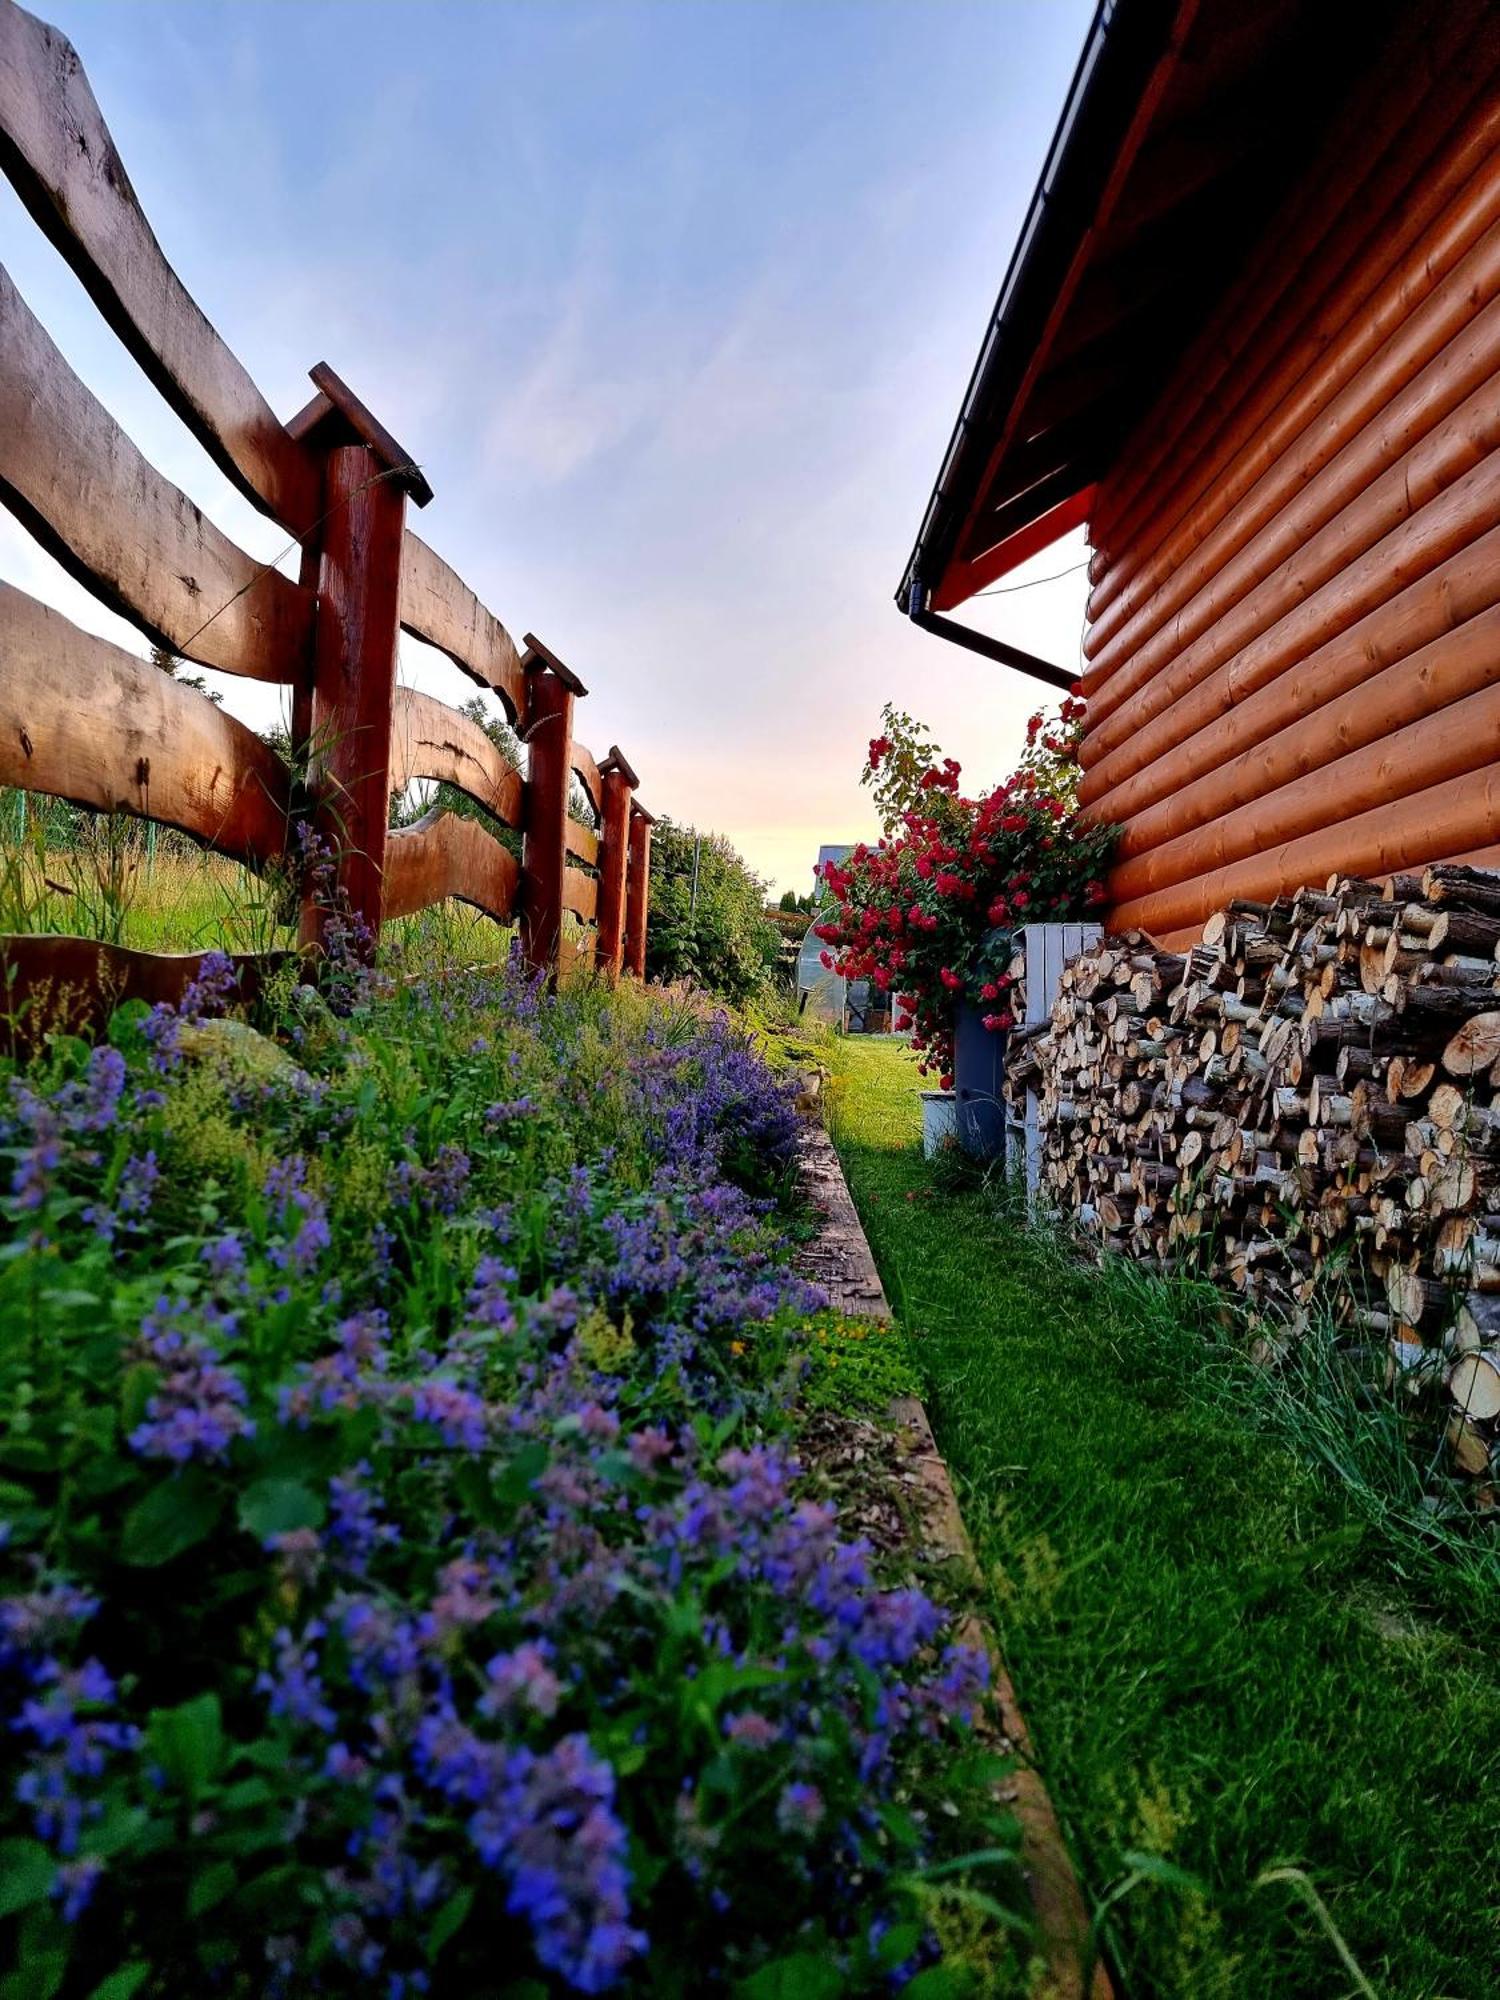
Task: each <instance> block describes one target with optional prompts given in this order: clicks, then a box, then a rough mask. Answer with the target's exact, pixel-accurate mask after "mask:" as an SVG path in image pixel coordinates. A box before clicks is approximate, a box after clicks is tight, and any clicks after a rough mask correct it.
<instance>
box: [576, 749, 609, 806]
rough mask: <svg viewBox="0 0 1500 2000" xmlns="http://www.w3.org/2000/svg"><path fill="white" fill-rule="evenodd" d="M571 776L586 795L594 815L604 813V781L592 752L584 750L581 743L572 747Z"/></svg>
mask: <svg viewBox="0 0 1500 2000" xmlns="http://www.w3.org/2000/svg"><path fill="white" fill-rule="evenodd" d="M573 775H574V776H575V777H576V778H577V780H578V782H579V784H580V785H582V787H583V789H584V791H585V792H586V793H587V794H588V801H589V804H590V805H591V806H592V807H593V808H594V811H595V812H596V813H600V814H602V813H603V811H604V779H603V777H602V776H601V774H600V770H599V766H598V765H597V764H596V763H595V762H594V758H593V754H592V752H590V751H588V750H585V749H584V747H583V745H582V744H581V743H575V744H574V745H573Z"/></svg>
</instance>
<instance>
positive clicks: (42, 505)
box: [0, 269, 313, 681]
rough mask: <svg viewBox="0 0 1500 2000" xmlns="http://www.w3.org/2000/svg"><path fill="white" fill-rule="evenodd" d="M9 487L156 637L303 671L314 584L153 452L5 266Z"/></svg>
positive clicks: (3, 387)
mask: <svg viewBox="0 0 1500 2000" xmlns="http://www.w3.org/2000/svg"><path fill="white" fill-rule="evenodd" d="M0 497H3V498H4V500H5V502H6V504H7V505H9V506H10V507H11V509H12V511H13V512H14V513H15V514H16V515H17V516H18V517H19V518H20V519H21V520H22V521H23V522H24V523H25V525H26V526H27V527H28V528H29V529H30V530H31V532H32V533H33V534H34V535H35V536H36V537H37V539H38V540H39V541H40V542H41V543H42V544H43V545H44V546H45V547H46V548H47V549H48V550H50V552H51V553H52V554H53V555H54V556H56V558H57V560H58V561H59V562H60V563H61V564H62V565H63V567H64V568H65V569H66V570H68V571H69V572H70V573H71V574H72V575H73V576H75V577H77V579H78V580H79V582H80V583H82V584H84V585H85V586H86V587H87V588H88V589H90V590H92V591H93V592H94V593H95V594H96V595H97V596H99V597H101V598H103V599H104V601H105V602H106V603H107V604H109V605H110V606H111V607H112V608H113V609H115V610H117V611H120V612H122V613H123V614H124V616H125V617H127V618H129V619H131V620H132V621H133V622H134V623H135V624H137V625H139V626H140V628H141V630H142V631H143V632H145V633H146V634H147V636H148V637H149V638H151V639H154V640H156V641H158V642H160V643H162V644H164V645H167V646H170V647H171V648H172V649H173V650H174V651H175V652H179V653H182V654H184V655H185V656H186V657H187V658H189V659H192V660H198V661H200V662H201V663H202V664H203V665H204V666H206V667H219V668H221V669H222V670H223V671H224V672H225V673H230V674H244V675H247V676H249V677H250V678H251V679H253V680H262V681H288V680H292V679H294V678H295V677H296V676H297V675H298V674H299V673H300V672H301V670H302V666H303V662H304V661H305V660H306V658H307V651H308V643H309V639H310V636H311V632H312V617H313V596H312V593H311V592H310V591H307V590H304V589H303V588H302V587H301V585H300V584H296V583H293V582H292V581H291V579H290V578H289V577H285V576H283V575H282V574H281V572H280V571H279V570H275V569H267V568H264V567H262V565H261V564H259V563H257V562H254V561H253V560H252V559H251V558H250V557H249V556H247V555H246V554H245V552H244V551H243V550H242V549H238V548H236V547H235V545H234V543H233V542H231V541H230V539H229V537H228V536H227V535H223V534H221V533H220V532H219V530H218V529H217V528H216V527H214V525H213V523H212V522H210V521H207V520H205V519H204V517H203V515H202V514H200V513H199V511H198V509H197V508H196V507H195V506H194V505H193V503H192V501H191V500H189V499H188V497H187V495H186V494H185V493H180V492H179V491H178V489H177V488H176V487H175V486H174V485H173V484H172V483H171V481H170V480H168V479H163V478H162V476H161V474H160V473H159V472H157V471H156V469H155V468H154V467H153V466H152V465H150V464H148V462H147V461H146V460H145V459H144V458H143V457H142V456H141V454H140V453H139V452H138V451H137V450H136V448H135V446H134V445H133V444H132V443H131V442H130V439H129V438H128V437H126V435H125V433H124V431H122V430H121V429H120V426H119V425H118V424H117V423H116V422H115V420H114V418H113V417H112V416H111V415H110V414H109V412H108V410H106V409H105V407H104V405H103V404H102V403H100V402H99V401H97V399H96V398H95V397H94V396H93V394H92V393H91V392H90V391H89V390H88V389H87V388H85V387H84V385H83V383H82V382H80V381H79V379H78V377H77V376H76V375H75V374H74V373H73V371H72V369H71V368H70V367H69V366H68V364H67V362H66V361H64V359H63V357H62V356H61V354H59V353H58V351H57V349H56V348H55V347H54V346H53V344H52V342H51V341H50V340H49V339H48V337H47V334H46V332H45V330H44V328H43V327H42V325H41V323H40V322H39V321H38V320H37V319H36V318H35V317H34V315H33V314H32V313H31V311H30V309H29V308H28V307H27V305H26V303H25V301H24V300H23V299H22V297H21V295H20V293H19V292H18V291H17V290H16V288H15V286H14V285H13V284H12V283H11V281H10V278H9V276H8V274H7V273H6V272H5V271H4V270H3V269H0Z"/></svg>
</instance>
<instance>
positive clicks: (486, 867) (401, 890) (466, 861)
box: [384, 812, 521, 923]
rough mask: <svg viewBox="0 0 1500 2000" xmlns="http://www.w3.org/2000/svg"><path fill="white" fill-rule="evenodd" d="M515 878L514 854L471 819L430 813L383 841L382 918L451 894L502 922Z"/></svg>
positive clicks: (512, 898)
mask: <svg viewBox="0 0 1500 2000" xmlns="http://www.w3.org/2000/svg"><path fill="white" fill-rule="evenodd" d="M520 876H521V871H520V867H519V864H518V863H517V861H516V858H515V856H514V855H513V854H509V853H507V852H506V850H505V849H504V848H503V847H502V846H501V845H500V843H499V841H498V840H496V838H495V836H494V835H493V834H492V833H486V832H485V830H484V828H483V827H482V826H480V825H478V823H477V822H476V821H474V820H472V819H459V818H458V817H457V815H456V814H454V813H449V812H431V813H428V814H427V816H426V817H425V818H424V819H419V820H418V821H417V823H416V825H415V826H408V827H403V828H402V829H401V831H400V832H399V833H393V834H392V835H391V837H390V839H389V840H388V841H387V842H386V848H385V906H384V916H385V921H386V922H387V923H390V922H391V921H392V919H393V918H396V917H409V916H411V915H412V914H413V912H414V911H417V910H425V909H426V908H427V907H428V906H429V904H432V903H441V902H442V900H443V899H444V897H445V896H456V897H457V898H458V900H459V901H460V902H462V903H472V904H473V905H474V906H475V908H476V909H480V910H483V911H485V913H486V914H487V915H489V916H492V917H494V918H495V919H496V920H497V922H499V923H505V922H507V921H508V920H509V918H510V915H511V912H512V910H513V909H514V908H515V903H516V890H517V887H518V885H519V882H520Z"/></svg>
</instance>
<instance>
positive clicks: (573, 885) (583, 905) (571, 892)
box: [563, 868, 599, 924]
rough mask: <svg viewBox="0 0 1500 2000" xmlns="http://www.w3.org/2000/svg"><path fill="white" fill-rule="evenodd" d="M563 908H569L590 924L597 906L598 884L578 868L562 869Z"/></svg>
mask: <svg viewBox="0 0 1500 2000" xmlns="http://www.w3.org/2000/svg"><path fill="white" fill-rule="evenodd" d="M563 908H564V909H565V910H571V911H572V912H573V914H574V916H575V917H577V918H579V919H580V920H581V921H582V922H583V923H586V924H591V923H592V922H593V921H594V917H595V915H596V914H597V912H598V908H599V884H598V882H597V880H596V879H595V878H594V877H593V876H592V875H585V874H584V873H583V872H582V871H581V870H580V869H577V868H567V869H564V871H563Z"/></svg>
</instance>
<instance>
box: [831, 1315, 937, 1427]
mask: <svg viewBox="0 0 1500 2000" xmlns="http://www.w3.org/2000/svg"><path fill="white" fill-rule="evenodd" d="M808 1331H809V1333H810V1334H811V1336H812V1338H811V1341H810V1343H809V1346H808V1350H807V1352H808V1356H809V1361H808V1369H807V1375H806V1378H805V1381H804V1384H803V1390H802V1399H803V1401H804V1403H805V1404H806V1405H807V1407H808V1408H809V1409H813V1410H840V1411H843V1412H844V1413H845V1414H847V1415H849V1416H881V1415H883V1414H884V1412H885V1411H886V1410H888V1409H889V1408H890V1406H891V1404H892V1403H893V1402H894V1401H895V1399H896V1398H897V1397H898V1396H919V1395H920V1394H921V1393H922V1382H921V1377H920V1376H919V1375H918V1373H917V1371H916V1369H915V1368H914V1366H913V1365H912V1359H911V1354H910V1350H909V1349H908V1347H907V1343H906V1336H905V1335H904V1334H903V1333H902V1332H901V1330H900V1328H899V1327H898V1326H896V1325H895V1324H894V1323H893V1322H888V1321H883V1320H869V1319H858V1318H852V1317H849V1316H848V1315H846V1314H843V1313H833V1312H829V1313H820V1314H819V1315H818V1316H817V1318H816V1319H814V1320H811V1321H810V1322H809V1324H808Z"/></svg>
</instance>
